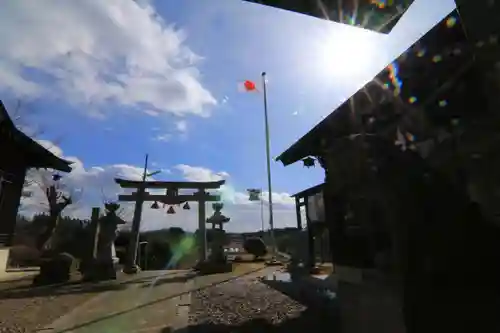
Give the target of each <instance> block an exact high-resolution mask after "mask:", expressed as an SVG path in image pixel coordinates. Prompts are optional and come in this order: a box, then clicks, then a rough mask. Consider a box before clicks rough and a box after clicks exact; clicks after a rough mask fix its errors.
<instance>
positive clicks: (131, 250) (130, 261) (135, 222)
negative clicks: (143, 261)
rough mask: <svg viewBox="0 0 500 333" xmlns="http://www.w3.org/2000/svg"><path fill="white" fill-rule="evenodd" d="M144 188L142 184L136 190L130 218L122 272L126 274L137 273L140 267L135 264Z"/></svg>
mask: <svg viewBox="0 0 500 333" xmlns="http://www.w3.org/2000/svg"><path fill="white" fill-rule="evenodd" d="M145 193H146V188H145V187H144V185H143V184H141V186H140V187H139V188H138V190H137V200H136V201H135V209H134V217H133V219H132V230H131V233H130V243H129V246H128V252H127V261H126V262H125V267H124V268H123V272H125V273H127V274H134V273H137V272H138V271H139V270H140V268H139V266H138V265H137V249H138V246H139V236H140V229H141V217H142V206H143V204H144V196H145Z"/></svg>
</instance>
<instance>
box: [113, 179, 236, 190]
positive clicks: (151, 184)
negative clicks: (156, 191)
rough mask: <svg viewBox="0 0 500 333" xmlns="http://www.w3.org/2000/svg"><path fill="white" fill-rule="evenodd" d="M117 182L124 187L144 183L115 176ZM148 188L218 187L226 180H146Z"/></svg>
mask: <svg viewBox="0 0 500 333" xmlns="http://www.w3.org/2000/svg"><path fill="white" fill-rule="evenodd" d="M115 182H116V183H117V184H118V185H120V187H122V188H139V187H140V186H141V184H142V181H140V180H128V179H122V178H115ZM144 183H145V187H146V188H165V189H167V188H175V189H218V188H220V187H221V186H222V185H224V184H225V183H226V181H225V180H218V181H215V182H165V181H148V182H144Z"/></svg>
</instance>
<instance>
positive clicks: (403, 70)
mask: <svg viewBox="0 0 500 333" xmlns="http://www.w3.org/2000/svg"><path fill="white" fill-rule="evenodd" d="M473 65H474V63H473V47H472V46H471V44H469V43H468V42H467V40H466V37H465V34H464V31H463V28H462V25H461V24H460V20H459V16H458V13H457V12H456V11H453V12H452V13H450V14H449V15H448V16H447V17H446V18H444V19H443V20H442V21H441V22H440V23H438V24H437V25H436V26H435V27H434V28H433V29H431V30H430V31H429V32H428V33H427V34H425V35H424V36H423V37H422V38H421V39H420V40H419V41H417V42H416V43H415V44H413V45H412V46H411V47H410V48H408V50H406V51H405V52H404V53H403V54H402V55H400V56H399V57H398V58H396V59H395V60H394V61H393V62H392V63H391V64H389V65H388V66H386V67H384V69H383V70H382V71H381V72H380V73H379V74H377V75H376V76H375V77H374V79H373V80H371V81H370V82H369V83H367V84H366V85H365V86H363V87H362V88H361V89H360V90H358V91H357V92H356V93H355V94H354V95H353V96H351V97H350V98H349V99H348V100H347V101H345V102H344V103H343V104H342V105H340V106H339V107H338V108H337V109H336V110H334V111H333V112H332V113H330V114H329V115H328V116H327V117H325V118H324V119H323V120H322V121H321V122H320V123H319V124H317V125H316V126H315V127H314V128H313V129H311V130H310V131H309V132H308V133H307V134H306V135H304V136H303V137H302V138H301V139H299V140H298V141H297V142H296V143H294V144H293V145H292V146H291V147H290V148H288V149H287V150H286V151H285V152H283V153H282V154H281V155H280V156H278V157H277V158H276V160H277V161H281V162H282V163H283V164H284V165H289V164H292V163H295V162H296V161H298V160H301V159H303V158H305V157H307V156H318V155H321V151H320V149H322V146H323V140H325V138H328V139H333V140H334V139H340V138H346V137H348V136H350V135H352V134H356V122H354V121H353V118H354V116H353V115H357V116H358V115H359V117H360V120H359V121H360V122H362V123H363V124H365V125H366V120H367V119H369V117H371V118H373V117H374V116H375V118H374V119H371V121H372V120H375V123H377V122H380V123H387V124H389V123H395V121H394V120H396V119H398V118H399V117H400V114H398V111H397V107H399V106H402V107H403V108H405V109H412V110H418V112H420V111H421V110H425V111H424V112H425V115H426V117H428V118H429V119H430V120H431V121H432V122H433V123H435V124H440V125H441V124H444V125H446V122H449V121H450V118H452V117H466V116H468V115H467V112H468V111H469V112H475V111H476V110H477V107H481V106H480V105H479V104H480V103H481V100H485V99H484V98H482V99H481V98H477V99H473V98H470V96H471V94H472V93H474V94H481V92H480V91H479V90H480V87H477V86H476V87H474V86H473V84H474V83H476V82H477V81H475V80H470V79H472V77H471V76H474V75H475V73H474V71H471V70H470V69H471V68H472V67H473ZM457 82H458V83H457ZM464 89H466V90H467V91H468V93H467V94H464V93H463V90H464ZM471 101H474V102H475V103H477V104H475V106H471V105H470V103H471ZM418 130H419V129H415V131H418ZM414 134H417V133H414ZM418 134H421V135H422V138H423V136H424V135H425V133H418Z"/></svg>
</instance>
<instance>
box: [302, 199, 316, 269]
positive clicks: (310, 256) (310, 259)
mask: <svg viewBox="0 0 500 333" xmlns="http://www.w3.org/2000/svg"><path fill="white" fill-rule="evenodd" d="M304 204H305V206H306V222H307V265H308V267H309V268H313V267H314V266H315V265H316V260H315V259H316V256H315V255H314V247H315V246H314V230H313V228H312V223H311V219H310V218H309V202H308V200H307V198H304Z"/></svg>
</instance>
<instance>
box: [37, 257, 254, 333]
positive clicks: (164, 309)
mask: <svg viewBox="0 0 500 333" xmlns="http://www.w3.org/2000/svg"><path fill="white" fill-rule="evenodd" d="M261 268H263V267H262V265H256V264H247V265H244V267H237V268H236V269H235V271H234V272H231V273H224V274H216V275H208V276H195V275H194V274H193V273H192V272H191V271H174V272H171V271H157V272H142V273H140V274H139V275H137V276H135V277H133V278H132V279H129V280H128V281H124V282H121V283H115V284H110V288H109V290H108V291H105V292H102V293H100V294H99V295H98V296H96V297H94V298H93V299H91V300H90V301H88V302H87V303H84V304H83V305H82V306H80V307H78V308H76V309H74V310H73V311H71V312H70V313H68V314H66V315H65V316H63V317H61V318H59V319H58V320H56V321H55V322H53V323H52V324H50V325H48V326H47V327H45V328H44V329H43V330H40V331H39V332H44V333H63V332H67V333H69V332H75V333H114V332H117V333H118V332H120V333H135V332H137V333H139V332H141V333H164V332H171V331H175V332H182V329H183V328H185V327H187V325H188V318H189V308H190V304H191V291H194V290H197V289H200V288H204V287H208V286H210V285H212V284H215V283H219V282H223V281H226V280H230V279H232V278H235V277H237V276H240V275H242V274H247V273H251V272H254V271H256V270H258V269H261Z"/></svg>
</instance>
